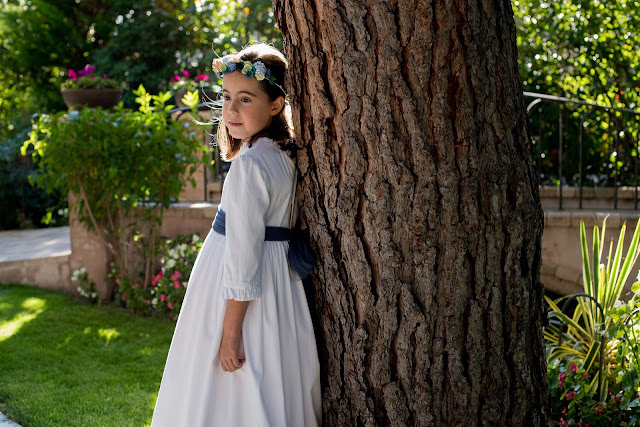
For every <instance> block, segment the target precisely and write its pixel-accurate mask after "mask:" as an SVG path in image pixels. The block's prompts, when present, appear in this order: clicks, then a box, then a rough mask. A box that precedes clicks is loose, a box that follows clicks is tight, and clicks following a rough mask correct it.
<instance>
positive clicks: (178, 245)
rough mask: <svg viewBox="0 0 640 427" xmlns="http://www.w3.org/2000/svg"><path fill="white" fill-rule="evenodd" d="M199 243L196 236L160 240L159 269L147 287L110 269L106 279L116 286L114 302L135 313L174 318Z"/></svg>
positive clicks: (178, 308)
mask: <svg viewBox="0 0 640 427" xmlns="http://www.w3.org/2000/svg"><path fill="white" fill-rule="evenodd" d="M202 243H203V242H202V239H201V238H200V236H198V235H197V234H193V235H181V236H178V237H176V238H175V239H165V240H163V242H162V244H161V246H160V249H159V255H160V267H159V268H158V270H157V274H155V275H154V276H153V277H152V280H151V287H147V288H145V287H143V286H141V282H140V281H135V280H133V281H132V280H131V279H129V278H126V277H120V276H119V275H118V273H117V271H116V270H115V269H112V271H111V273H110V278H111V279H112V280H114V281H115V283H116V284H117V285H118V295H117V298H116V300H117V301H119V302H120V304H121V305H122V306H124V307H127V308H130V309H132V310H134V311H136V312H139V313H146V314H150V313H160V314H164V315H168V316H169V317H175V316H177V315H178V313H179V312H180V307H182V300H183V299H184V295H185V293H186V291H187V284H188V283H189V277H190V276H191V270H192V269H193V265H194V264H195V261H196V257H197V256H198V252H199V251H200V248H201V247H202Z"/></svg>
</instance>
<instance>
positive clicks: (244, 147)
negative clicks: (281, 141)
mask: <svg viewBox="0 0 640 427" xmlns="http://www.w3.org/2000/svg"><path fill="white" fill-rule="evenodd" d="M258 145H275V141H274V140H273V139H271V138H269V137H266V136H262V137H260V138H258V139H256V140H255V141H254V142H253V144H252V145H251V147H249V143H248V142H243V143H242V148H240V154H243V153H246V152H247V150H249V149H250V148H253V147H257V146H258Z"/></svg>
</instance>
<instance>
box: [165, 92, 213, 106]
mask: <svg viewBox="0 0 640 427" xmlns="http://www.w3.org/2000/svg"><path fill="white" fill-rule="evenodd" d="M186 93H187V91H185V90H179V91H177V92H176V93H174V94H173V100H174V102H175V103H176V107H179V108H182V107H186V105H184V102H182V97H183V96H185V94H186ZM198 95H200V104H204V103H205V102H211V101H215V99H216V93H215V92H213V91H209V90H206V91H204V92H203V91H201V90H200V91H198ZM208 108H209V107H206V106H205V107H200V108H199V110H206V109H208Z"/></svg>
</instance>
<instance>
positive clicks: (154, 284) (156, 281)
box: [151, 271, 162, 286]
mask: <svg viewBox="0 0 640 427" xmlns="http://www.w3.org/2000/svg"><path fill="white" fill-rule="evenodd" d="M160 279H162V271H160V273H158V274H156V275H155V276H153V278H152V279H151V283H152V284H153V286H158V282H159V281H160Z"/></svg>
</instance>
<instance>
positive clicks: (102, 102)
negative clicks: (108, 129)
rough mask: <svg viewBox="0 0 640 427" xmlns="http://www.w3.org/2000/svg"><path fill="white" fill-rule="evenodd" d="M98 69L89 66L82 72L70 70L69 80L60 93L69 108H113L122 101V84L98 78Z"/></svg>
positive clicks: (106, 78) (101, 77) (105, 76)
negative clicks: (96, 72)
mask: <svg viewBox="0 0 640 427" xmlns="http://www.w3.org/2000/svg"><path fill="white" fill-rule="evenodd" d="M95 71H96V67H95V66H94V65H87V66H85V67H84V69H82V70H69V72H68V76H69V80H67V81H66V82H64V83H63V84H62V88H61V90H60V93H61V94H62V99H63V100H64V103H65V104H66V105H67V107H69V108H71V109H74V110H78V109H80V108H82V107H83V106H88V107H102V108H111V107H113V106H115V105H116V104H117V103H118V102H119V101H120V96H121V95H122V90H121V89H120V84H119V83H118V82H116V81H115V80H113V79H110V78H108V77H107V75H106V74H103V75H102V76H97V75H96V74H95Z"/></svg>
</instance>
